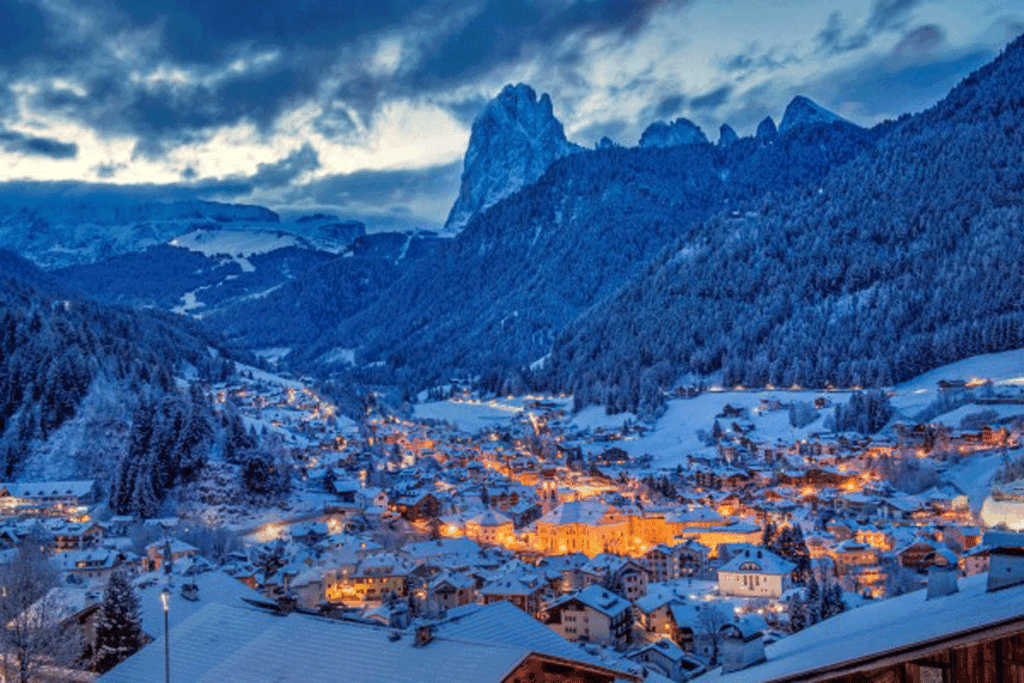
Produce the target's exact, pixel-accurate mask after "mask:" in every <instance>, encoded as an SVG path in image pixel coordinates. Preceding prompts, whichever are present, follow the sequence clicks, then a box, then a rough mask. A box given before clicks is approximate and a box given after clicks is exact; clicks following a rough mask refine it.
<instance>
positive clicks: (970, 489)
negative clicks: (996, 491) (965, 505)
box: [944, 453, 1003, 513]
mask: <svg viewBox="0 0 1024 683" xmlns="http://www.w3.org/2000/svg"><path fill="white" fill-rule="evenodd" d="M1002 462H1003V458H1002V455H1001V454H999V453H979V454H976V455H972V456H969V457H967V458H966V459H965V460H964V462H962V463H960V464H959V465H957V466H956V467H954V468H952V469H951V470H949V471H948V472H946V473H945V475H944V478H945V479H946V480H947V481H950V482H952V483H954V484H956V486H957V488H959V489H960V490H961V491H963V492H964V493H965V494H967V497H968V498H970V501H971V511H972V512H975V513H977V512H978V511H979V510H980V509H981V507H982V503H983V502H984V500H985V497H986V496H987V495H988V493H989V490H990V489H991V488H992V477H993V476H994V475H995V473H996V470H998V469H999V466H1000V465H1001V464H1002Z"/></svg>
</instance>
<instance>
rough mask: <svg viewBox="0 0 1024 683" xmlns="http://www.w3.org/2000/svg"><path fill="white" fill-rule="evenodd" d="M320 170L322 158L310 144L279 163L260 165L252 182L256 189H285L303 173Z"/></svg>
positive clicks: (251, 179)
mask: <svg viewBox="0 0 1024 683" xmlns="http://www.w3.org/2000/svg"><path fill="white" fill-rule="evenodd" d="M318 168H320V156H319V155H318V154H317V152H316V150H315V149H313V146H312V145H310V144H309V143H308V142H307V143H306V144H304V145H303V146H302V147H300V148H299V149H297V150H295V151H294V152H292V153H291V154H289V155H288V156H286V157H284V158H283V159H281V160H279V161H275V162H274V163H270V164H260V165H259V166H257V167H256V173H255V174H254V175H253V176H252V178H250V179H249V180H250V182H251V183H252V184H253V185H254V186H256V187H265V188H274V187H284V186H285V185H288V184H290V183H291V182H292V181H293V180H295V179H296V178H298V177H300V176H301V175H302V174H303V173H307V172H309V171H315V170H316V169H318Z"/></svg>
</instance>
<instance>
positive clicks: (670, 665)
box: [626, 638, 707, 681]
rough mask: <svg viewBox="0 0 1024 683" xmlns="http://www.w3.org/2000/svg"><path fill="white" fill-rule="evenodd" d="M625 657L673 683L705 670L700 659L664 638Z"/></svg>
mask: <svg viewBox="0 0 1024 683" xmlns="http://www.w3.org/2000/svg"><path fill="white" fill-rule="evenodd" d="M626 657H627V658H629V659H631V660H633V661H634V662H642V663H643V664H644V665H646V667H648V668H653V669H654V670H655V671H656V672H658V673H659V674H661V675H662V676H665V677H666V678H668V679H670V680H673V681H686V680H689V679H690V678H693V677H694V676H696V675H698V674H700V673H703V671H704V669H706V668H707V666H706V665H705V664H704V662H703V661H702V660H701V659H699V658H697V657H695V656H693V655H692V654H690V653H688V652H686V651H685V650H683V649H682V648H681V647H679V646H678V645H676V644H675V643H673V642H672V641H671V640H668V639H665V638H663V639H661V640H656V641H654V642H653V643H648V644H647V645H644V646H643V647H641V648H640V649H639V650H635V651H633V652H631V653H629V654H628V655H626Z"/></svg>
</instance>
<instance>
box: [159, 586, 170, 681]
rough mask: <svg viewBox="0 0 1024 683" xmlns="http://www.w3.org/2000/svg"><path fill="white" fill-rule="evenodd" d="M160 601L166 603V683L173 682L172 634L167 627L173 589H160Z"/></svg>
mask: <svg viewBox="0 0 1024 683" xmlns="http://www.w3.org/2000/svg"><path fill="white" fill-rule="evenodd" d="M160 602H162V603H163V605H164V683H171V634H170V629H169V628H168V627H167V610H168V608H169V607H170V605H171V591H170V589H169V588H164V589H163V590H162V591H160Z"/></svg>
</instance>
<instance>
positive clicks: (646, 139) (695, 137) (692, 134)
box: [640, 118, 708, 147]
mask: <svg viewBox="0 0 1024 683" xmlns="http://www.w3.org/2000/svg"><path fill="white" fill-rule="evenodd" d="M707 141H708V138H707V136H706V135H704V131H702V130H701V129H700V128H699V127H698V126H697V124H695V123H694V122H693V121H690V120H689V119H684V118H678V119H676V120H675V121H673V122H672V123H665V122H664V121H655V122H654V123H652V124H651V125H649V126H648V127H647V130H645V131H644V132H643V135H641V136H640V146H641V147H678V146H679V145H696V144H700V143H706V142H707Z"/></svg>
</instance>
